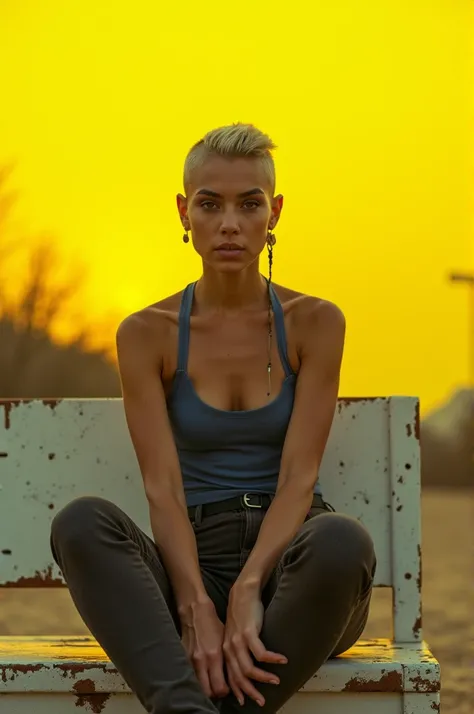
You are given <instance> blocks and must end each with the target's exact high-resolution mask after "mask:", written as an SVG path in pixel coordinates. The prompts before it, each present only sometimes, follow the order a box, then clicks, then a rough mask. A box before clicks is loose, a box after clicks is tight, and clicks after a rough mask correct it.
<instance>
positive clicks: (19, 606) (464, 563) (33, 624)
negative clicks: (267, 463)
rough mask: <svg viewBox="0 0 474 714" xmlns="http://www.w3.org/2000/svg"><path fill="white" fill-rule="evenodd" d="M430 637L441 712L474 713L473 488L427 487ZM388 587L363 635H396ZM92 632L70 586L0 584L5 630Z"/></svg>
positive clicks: (379, 594)
mask: <svg viewBox="0 0 474 714" xmlns="http://www.w3.org/2000/svg"><path fill="white" fill-rule="evenodd" d="M422 509H423V622H424V637H425V639H426V640H427V642H428V644H429V645H430V647H431V649H432V651H433V654H434V655H435V657H437V659H438V660H439V661H440V664H441V681H442V692H441V712H442V714H472V712H473V711H474V587H473V586H474V493H473V492H466V491H464V492H459V491H445V492H443V491H427V492H425V493H424V495H423V499H422ZM390 595H391V594H390V592H389V591H384V590H381V591H379V590H377V591H376V592H375V593H374V599H373V606H372V612H371V616H370V619H369V623H368V625H367V628H366V631H365V633H364V636H366V637H375V636H378V637H389V636H390V635H391V617H390ZM84 632H87V630H86V628H85V627H84V625H83V624H82V622H81V620H80V618H79V616H78V615H77V614H76V612H75V609H74V606H73V604H72V601H71V600H70V598H69V595H68V592H67V591H66V590H62V591H55V590H54V591H51V590H46V591H45V590H43V591H38V590H35V591H31V590H30V591H21V590H10V591H2V590H0V634H65V633H67V634H82V633H84Z"/></svg>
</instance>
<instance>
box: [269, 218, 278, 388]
mask: <svg viewBox="0 0 474 714" xmlns="http://www.w3.org/2000/svg"><path fill="white" fill-rule="evenodd" d="M275 243H276V238H275V235H274V234H273V233H272V232H271V231H268V236H267V250H268V280H267V288H268V363H267V374H268V391H267V397H269V396H270V395H271V393H272V338H273V309H272V298H271V293H270V283H271V282H272V266H273V246H274V245H275Z"/></svg>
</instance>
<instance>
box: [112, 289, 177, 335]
mask: <svg viewBox="0 0 474 714" xmlns="http://www.w3.org/2000/svg"><path fill="white" fill-rule="evenodd" d="M182 295H183V291H182V290H181V291H180V292H178V293H174V294H173V295H168V296H167V297H165V298H163V299H162V300H159V301H158V302H155V303H152V304H151V305H147V306H146V307H143V308H141V309H139V310H136V311H135V312H132V313H131V314H130V315H127V317H125V318H124V319H123V320H122V321H121V323H120V324H119V326H118V328H117V344H119V342H120V341H125V342H128V341H129V340H133V341H136V340H138V342H139V343H141V344H143V343H144V342H147V343H149V344H152V343H155V344H156V343H158V342H160V343H163V340H164V339H165V340H166V338H168V337H169V335H170V332H171V331H172V330H173V328H174V329H176V328H177V325H178V317H179V308H180V305H181V299H182Z"/></svg>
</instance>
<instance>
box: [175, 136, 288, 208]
mask: <svg viewBox="0 0 474 714" xmlns="http://www.w3.org/2000/svg"><path fill="white" fill-rule="evenodd" d="M276 148H277V147H276V144H274V143H273V141H272V140H271V139H270V137H269V136H268V135H267V134H264V133H263V132H262V131H260V129H257V128H256V127H255V126H253V124H243V123H240V122H238V123H235V124H230V125H229V126H221V127H218V128H217V129H212V131H209V132H208V133H207V134H206V135H205V136H204V137H203V138H202V139H200V140H199V141H198V142H197V143H196V144H194V146H193V147H192V148H191V149H190V151H189V152H188V155H187V156H186V160H185V162H184V176H183V183H184V189H185V191H186V190H187V187H188V186H189V184H190V182H191V175H192V173H193V172H194V170H195V169H196V168H199V167H201V166H202V165H203V164H204V163H205V161H206V159H208V158H209V157H210V156H212V155H218V156H228V157H229V158H231V157H232V158H236V157H240V156H242V157H256V158H258V159H260V160H261V162H262V165H263V169H264V171H265V174H266V176H267V178H268V181H269V183H270V187H271V191H272V196H273V194H274V192H275V183H276V180H275V163H274V161H273V156H272V154H271V151H273V150H274V149H276Z"/></svg>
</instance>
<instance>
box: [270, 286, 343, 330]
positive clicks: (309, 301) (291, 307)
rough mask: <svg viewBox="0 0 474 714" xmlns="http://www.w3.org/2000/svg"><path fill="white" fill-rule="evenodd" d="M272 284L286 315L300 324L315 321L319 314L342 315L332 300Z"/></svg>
mask: <svg viewBox="0 0 474 714" xmlns="http://www.w3.org/2000/svg"><path fill="white" fill-rule="evenodd" d="M272 284H273V287H274V288H275V292H276V294H277V295H278V297H279V299H280V302H281V304H282V307H283V310H284V313H285V315H288V317H289V318H291V319H295V320H297V321H298V322H300V321H301V320H303V321H305V320H307V319H308V318H309V319H314V318H315V316H316V315H318V314H324V315H331V314H333V315H335V316H338V315H339V314H342V313H341V309H340V308H339V307H338V306H337V305H336V304H335V303H333V302H331V301H330V300H326V299H324V298H322V297H317V296H314V295H307V294H306V293H302V292H299V291H298V290H293V289H292V288H288V287H285V286H284V285H277V284H275V283H272Z"/></svg>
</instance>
